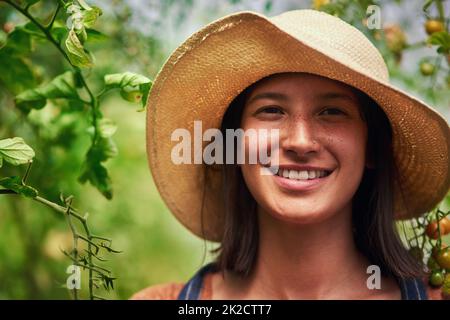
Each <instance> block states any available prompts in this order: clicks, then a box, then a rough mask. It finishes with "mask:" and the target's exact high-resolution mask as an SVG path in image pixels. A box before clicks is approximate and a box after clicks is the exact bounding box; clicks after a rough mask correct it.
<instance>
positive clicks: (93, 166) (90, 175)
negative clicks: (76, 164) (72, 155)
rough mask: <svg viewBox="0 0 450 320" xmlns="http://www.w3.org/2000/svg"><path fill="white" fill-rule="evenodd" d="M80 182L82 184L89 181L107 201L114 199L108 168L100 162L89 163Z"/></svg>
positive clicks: (86, 164) (85, 166)
mask: <svg viewBox="0 0 450 320" xmlns="http://www.w3.org/2000/svg"><path fill="white" fill-rule="evenodd" d="M78 181H80V182H81V183H85V182H87V181H89V182H90V183H91V184H92V185H93V186H94V187H96V188H97V189H98V190H99V191H100V192H101V193H102V194H103V196H104V197H105V198H106V199H112V196H113V193H112V186H111V178H110V177H109V175H108V171H107V170H106V168H105V167H104V166H103V165H102V164H101V163H100V162H94V161H87V162H86V163H85V165H84V168H83V171H82V173H81V175H80V177H79V178H78Z"/></svg>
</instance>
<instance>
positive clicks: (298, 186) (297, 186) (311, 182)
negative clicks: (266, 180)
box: [273, 170, 334, 191]
mask: <svg viewBox="0 0 450 320" xmlns="http://www.w3.org/2000/svg"><path fill="white" fill-rule="evenodd" d="M333 173H334V170H333V171H332V172H331V173H330V174H329V175H327V176H326V177H322V178H314V179H308V180H293V179H288V178H284V177H281V176H278V175H276V174H274V175H273V178H274V180H275V182H276V183H277V185H278V186H279V187H281V188H282V189H286V190H289V191H308V190H313V189H315V188H317V187H319V186H320V185H322V184H323V183H325V182H326V181H327V179H328V178H329V177H330V176H331V175H332V174H333Z"/></svg>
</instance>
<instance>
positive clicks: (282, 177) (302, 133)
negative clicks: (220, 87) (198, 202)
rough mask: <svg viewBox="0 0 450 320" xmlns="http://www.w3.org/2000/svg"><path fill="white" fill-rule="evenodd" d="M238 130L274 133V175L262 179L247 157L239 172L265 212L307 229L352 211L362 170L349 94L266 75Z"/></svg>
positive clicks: (307, 78)
mask: <svg viewBox="0 0 450 320" xmlns="http://www.w3.org/2000/svg"><path fill="white" fill-rule="evenodd" d="M269 93H270V94H269ZM241 127H242V128H243V129H244V130H247V129H256V130H257V131H258V130H259V129H267V130H268V131H269V132H270V129H279V149H278V152H279V153H278V172H277V174H271V175H263V174H261V169H262V168H263V167H264V165H262V164H261V163H258V164H248V162H249V161H248V157H247V159H246V163H245V164H242V165H240V166H241V169H242V174H243V176H244V180H245V182H246V184H247V186H248V188H249V190H250V192H251V193H252V195H253V197H254V198H255V199H256V201H257V203H258V204H259V206H260V207H261V208H262V209H264V210H265V211H266V212H268V213H269V214H271V215H272V216H274V217H275V218H278V219H281V220H285V221H290V222H294V223H300V224H306V223H317V222H320V221H323V220H325V219H327V218H329V217H331V216H333V215H334V214H336V213H338V212H342V210H345V209H349V208H351V207H350V206H351V201H352V197H353V195H354V194H355V192H356V190H357V189H358V186H359V184H360V182H361V179H362V175H363V172H364V167H365V164H366V140H367V126H366V123H365V122H364V121H363V120H362V118H361V114H360V109H359V102H358V100H357V96H356V94H355V93H354V92H353V90H352V89H351V88H350V87H348V86H346V85H344V84H342V83H339V82H337V81H334V80H331V79H328V78H324V77H320V76H317V75H311V74H303V73H284V74H277V75H273V76H271V77H270V78H268V79H265V80H263V81H261V82H259V83H257V84H256V86H255V87H254V89H253V90H252V91H251V93H250V95H249V96H248V98H247V100H246V103H245V107H244V111H243V115H242V119H241ZM268 144H269V148H268V149H269V150H270V147H271V145H270V139H269V141H268ZM248 147H249V146H248V141H246V150H249V148H248ZM272 152H275V148H272ZM269 153H270V151H269ZM273 155H274V153H273ZM247 156H248V154H247ZM273 164H275V165H276V163H273ZM322 175H326V176H322Z"/></svg>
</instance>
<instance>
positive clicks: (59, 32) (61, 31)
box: [50, 26, 67, 43]
mask: <svg viewBox="0 0 450 320" xmlns="http://www.w3.org/2000/svg"><path fill="white" fill-rule="evenodd" d="M50 33H51V35H52V37H53V38H55V39H56V41H57V42H58V43H61V42H62V41H63V40H64V39H65V38H66V37H67V28H66V27H62V26H61V27H56V26H54V27H53V28H52V29H51V30H50Z"/></svg>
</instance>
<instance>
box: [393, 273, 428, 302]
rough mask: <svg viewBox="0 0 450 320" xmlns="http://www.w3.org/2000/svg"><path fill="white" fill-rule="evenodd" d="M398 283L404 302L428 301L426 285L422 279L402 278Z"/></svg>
mask: <svg viewBox="0 0 450 320" xmlns="http://www.w3.org/2000/svg"><path fill="white" fill-rule="evenodd" d="M398 282H399V285H400V290H401V292H402V300H428V294H427V289H426V285H425V284H424V283H423V281H422V280H421V279H420V278H409V279H402V278H400V279H399V280H398Z"/></svg>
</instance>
